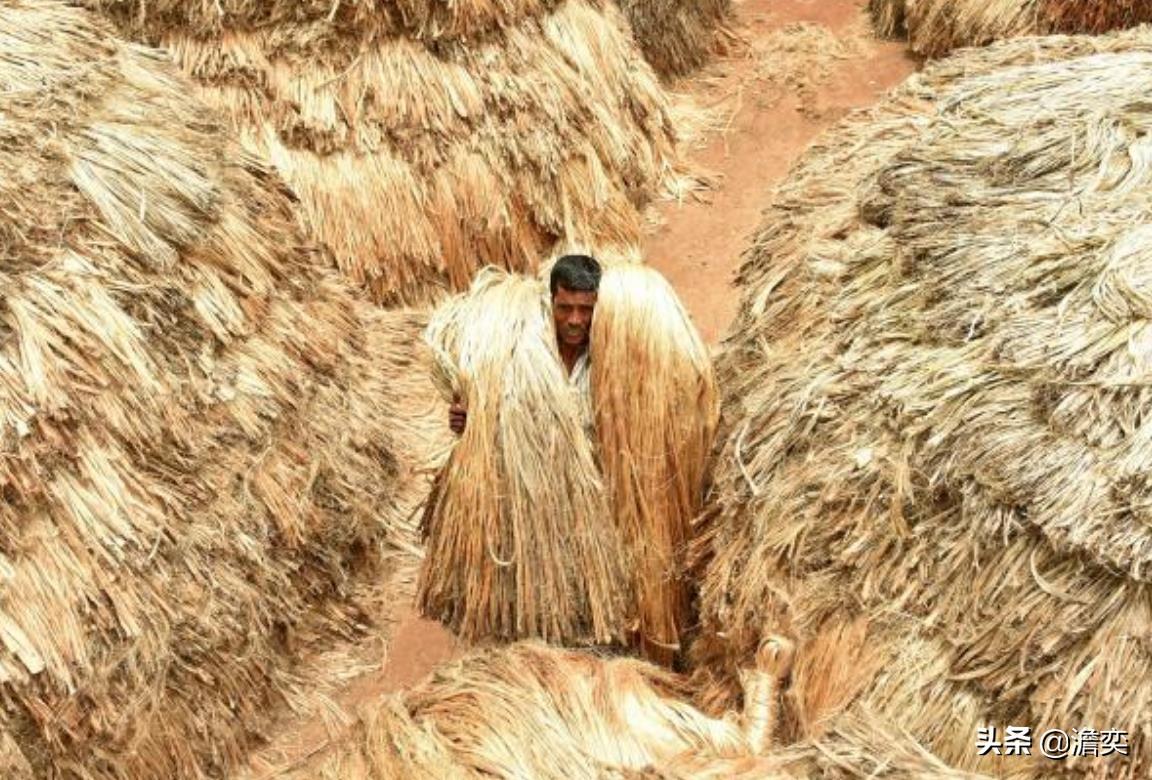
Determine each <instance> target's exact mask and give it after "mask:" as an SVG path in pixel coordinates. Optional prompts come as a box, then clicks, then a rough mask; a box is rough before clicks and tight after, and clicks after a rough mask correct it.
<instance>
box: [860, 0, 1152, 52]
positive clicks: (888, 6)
mask: <svg viewBox="0 0 1152 780" xmlns="http://www.w3.org/2000/svg"><path fill="white" fill-rule="evenodd" d="M869 9H870V10H871V12H872V16H873V19H874V20H875V22H876V26H877V29H878V30H879V32H880V33H881V34H882V35H889V36H892V35H899V34H905V33H906V34H907V35H908V39H909V42H910V45H911V47H912V50H913V51H915V52H917V53H920V54H924V55H927V56H931V57H938V56H942V55H945V54H947V53H948V52H950V51H952V50H953V49H958V48H961V47H964V46H984V45H986V44H988V43H991V42H992V41H997V40H1002V39H1004V38H1012V37H1017V36H1022V35H1050V34H1054V33H1103V32H1108V31H1110V30H1122V29H1125V28H1128V27H1134V26H1136V25H1138V24H1143V23H1146V22H1152V3H1149V2H1148V1H1147V0H1107V2H1097V1H1096V0H870V2H869Z"/></svg>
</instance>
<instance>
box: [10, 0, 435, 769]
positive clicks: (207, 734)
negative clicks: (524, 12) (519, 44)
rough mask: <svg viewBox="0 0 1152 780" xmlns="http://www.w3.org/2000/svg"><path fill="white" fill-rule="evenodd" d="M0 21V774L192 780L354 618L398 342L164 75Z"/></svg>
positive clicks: (398, 366) (412, 356) (409, 348)
mask: <svg viewBox="0 0 1152 780" xmlns="http://www.w3.org/2000/svg"><path fill="white" fill-rule="evenodd" d="M0 20H2V23H0V116H2V117H3V119H2V120H0V125H2V126H3V127H2V130H0V200H2V201H3V203H4V204H5V205H4V207H3V208H2V209H0V290H2V304H0V453H2V455H3V457H0V496H2V500H0V580H2V582H3V587H2V588H0V690H2V692H3V703H2V704H0V753H2V754H3V758H0V765H3V766H4V767H5V770H4V771H5V772H8V771H9V770H11V771H12V773H16V772H21V771H23V770H22V769H21V766H24V767H25V768H28V769H30V770H31V772H33V773H34V776H36V777H84V778H88V779H91V780H113V779H114V778H115V779H116V780H119V779H120V778H125V777H131V778H181V779H182V778H204V777H220V776H222V775H225V774H227V773H228V772H229V771H230V770H231V769H232V768H233V767H234V766H236V765H237V764H238V763H239V762H240V760H241V758H242V756H243V754H244V752H245V750H246V749H247V747H248V746H249V745H250V744H251V743H252V741H253V739H254V738H255V735H256V734H258V733H259V732H260V731H261V729H262V728H264V726H265V725H266V723H267V721H268V717H269V713H270V712H271V711H272V710H274V709H275V708H276V707H277V706H282V705H284V704H285V703H286V702H287V701H289V700H291V699H292V698H293V697H294V695H295V694H296V693H297V692H298V691H299V690H300V689H301V688H302V687H303V686H304V685H305V684H306V683H307V680H305V679H304V678H303V677H302V676H301V673H300V672H299V668H298V665H297V663H296V662H297V660H298V659H299V658H300V657H301V655H302V654H303V653H305V652H306V651H307V650H309V649H310V648H312V647H314V646H318V645H322V644H323V643H325V642H328V641H333V640H335V639H337V638H352V637H356V636H359V635H361V633H362V632H363V631H364V629H365V628H366V627H369V626H371V625H372V621H373V617H372V616H371V615H369V614H366V613H365V612H364V610H363V609H362V607H361V604H360V601H359V595H360V593H361V589H362V586H365V585H366V584H370V583H373V582H375V581H377V580H378V579H380V578H382V577H384V576H387V574H388V572H389V564H388V563H387V558H388V556H389V555H390V554H391V553H392V552H393V547H394V543H393V534H394V532H396V531H398V530H401V529H403V528H404V526H405V524H406V522H407V521H406V516H407V515H408V514H409V513H410V512H411V510H412V509H413V506H414V504H415V502H416V500H417V495H418V494H419V492H420V491H419V489H418V478H417V476H416V475H415V474H414V473H413V471H412V468H411V466H412V462H413V461H412V460H411V458H410V456H412V455H413V454H414V453H415V452H416V447H417V445H418V442H419V438H420V435H421V426H422V424H423V417H422V416H421V415H422V412H420V411H419V410H418V403H417V402H418V400H419V394H420V393H421V392H422V391H423V392H424V393H425V394H428V393H430V392H432V389H431V387H430V386H428V383H427V382H426V381H424V382H421V380H420V376H421V374H420V373H418V372H412V371H407V372H405V369H406V368H410V367H411V366H413V365H415V364H417V363H418V362H419V360H420V357H419V350H418V348H417V344H418V333H419V331H420V328H421V325H422V323H421V320H420V317H419V316H417V315H413V314H410V313H405V312H396V313H385V312H382V311H379V310H377V309H376V308H375V307H373V306H371V305H370V304H368V303H367V302H365V301H362V300H360V299H359V298H357V297H356V296H355V295H353V294H352V292H351V290H350V289H349V287H348V285H346V284H345V283H344V282H343V281H341V280H340V278H339V275H338V274H337V273H336V271H335V268H334V266H333V263H332V261H331V259H330V258H328V257H327V256H326V255H325V254H324V253H322V252H318V251H317V250H316V249H315V248H313V247H310V246H309V245H308V244H307V242H305V241H304V240H303V238H302V236H301V235H300V234H299V232H298V231H297V229H296V226H295V221H294V220H295V217H294V214H293V210H292V204H291V199H290V197H289V195H288V193H287V192H286V190H285V189H284V187H283V185H282V184H281V183H280V182H279V180H278V179H277V178H276V177H275V176H274V175H273V174H272V173H271V172H270V171H269V170H268V169H267V168H265V167H264V166H263V165H261V164H259V163H258V162H256V161H255V160H254V159H252V158H251V157H249V156H248V155H246V154H244V153H242V152H241V151H240V149H239V148H238V147H237V146H236V145H235V144H234V143H232V142H230V141H229V140H228V136H227V134H226V133H225V132H224V130H223V128H222V127H220V126H219V125H218V124H217V123H215V122H214V120H213V119H212V115H211V114H210V113H209V112H207V111H206V109H205V108H204V106H203V105H202V104H200V103H198V102H196V101H195V100H193V99H191V98H190V96H189V95H190V92H191V89H190V87H189V85H188V83H187V82H186V81H184V80H183V79H182V78H180V77H179V76H178V75H177V73H176V72H175V71H174V69H172V68H171V67H170V66H169V65H167V64H166V61H165V58H164V56H163V55H161V54H159V53H158V52H155V51H152V50H149V49H145V48H142V47H137V46H134V45H128V44H124V43H121V42H118V41H117V40H116V38H115V37H114V35H113V33H112V30H111V27H110V26H109V25H107V24H106V23H104V22H102V21H100V20H99V19H98V18H96V17H95V16H94V15H92V14H90V13H89V12H87V11H84V10H82V9H78V8H76V7H73V6H71V5H68V4H65V3H58V2H51V1H44V2H24V1H23V0H10V1H9V2H5V3H4V4H3V6H2V7H0ZM409 394H412V395H413V397H412V398H410V397H409ZM5 776H7V775H5Z"/></svg>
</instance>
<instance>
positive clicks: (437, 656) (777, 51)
mask: <svg viewBox="0 0 1152 780" xmlns="http://www.w3.org/2000/svg"><path fill="white" fill-rule="evenodd" d="M862 5H863V0H736V18H735V20H734V22H733V25H732V27H733V31H734V32H735V33H736V34H737V36H738V37H739V38H740V39H742V41H743V43H739V44H737V45H735V52H734V53H733V54H731V55H730V56H728V57H726V58H724V59H723V60H722V61H719V62H717V63H715V64H714V65H712V66H710V67H709V68H708V69H707V70H706V71H705V72H704V73H702V74H699V75H697V76H694V77H693V78H691V79H689V80H687V81H686V82H685V83H683V84H679V85H676V88H677V90H678V91H682V92H688V93H689V94H690V95H692V97H693V98H694V99H695V100H696V102H698V103H699V104H702V105H705V106H712V107H715V108H716V109H717V112H718V114H719V115H720V116H721V117H722V118H723V119H724V124H725V130H724V132H714V133H713V134H712V137H711V138H710V139H709V138H706V139H705V140H706V144H705V145H704V146H703V147H702V148H700V149H698V150H696V151H695V152H694V153H693V154H692V155H691V158H692V160H693V162H694V163H696V164H697V165H698V166H699V167H701V168H704V169H706V170H708V171H710V172H712V173H713V174H715V175H716V176H717V177H718V178H719V185H718V187H717V188H716V189H714V190H713V191H711V192H709V193H708V194H707V195H708V197H707V200H706V202H687V203H684V204H675V203H666V204H662V205H660V206H659V207H657V211H658V212H659V217H660V219H661V220H662V221H663V222H664V224H663V226H662V227H660V228H659V229H657V230H656V231H655V232H654V233H653V235H652V236H651V237H650V238H649V240H648V241H647V242H646V246H645V256H646V259H647V261H648V262H649V263H650V264H652V265H653V266H655V267H657V268H659V269H660V270H661V272H663V273H664V274H665V275H666V276H667V277H668V279H669V280H670V281H671V282H672V284H673V285H675V287H676V288H677V290H678V292H679V294H680V296H681V298H682V299H683V300H684V303H685V304H686V306H687V307H688V309H689V311H690V312H691V314H692V316H693V318H694V319H695V321H696V323H697V325H698V326H699V327H700V330H701V333H702V334H703V336H704V338H705V339H706V340H707V341H708V342H709V343H716V341H717V340H718V339H719V338H720V337H721V336H722V335H723V332H724V329H725V328H726V327H727V325H728V323H729V321H730V320H731V319H732V316H733V315H734V313H735V311H736V305H737V301H738V295H737V291H736V290H735V288H734V287H732V285H731V281H732V277H733V274H734V272H735V270H736V268H737V266H738V264H739V260H740V254H741V252H742V251H743V249H744V247H745V246H746V245H747V244H748V240H749V238H750V237H751V235H752V234H753V232H754V230H755V228H756V226H757V224H758V223H759V221H760V213H761V210H762V209H763V208H764V206H766V205H767V198H768V194H769V192H770V190H771V188H772V187H773V186H774V185H775V184H776V183H777V182H779V181H780V179H781V178H782V177H783V176H784V175H785V174H786V173H787V171H788V168H789V166H790V165H791V163H792V162H793V161H794V160H795V159H796V158H797V157H798V156H799V155H800V153H801V152H802V151H803V150H804V148H805V147H807V145H808V144H809V143H811V141H812V140H813V139H814V138H815V137H816V135H817V134H818V133H819V132H820V131H821V130H823V129H824V128H826V127H828V126H829V125H831V124H832V123H834V122H835V121H836V120H838V119H840V118H841V117H842V116H844V115H845V114H846V113H848V112H849V111H850V110H852V109H854V108H858V107H861V106H866V105H869V104H871V103H874V102H875V101H876V99H877V98H878V97H879V95H880V94H882V93H883V92H884V91H885V90H887V89H888V88H890V87H891V86H893V85H895V84H897V83H899V82H900V81H901V80H902V79H903V78H905V77H906V76H907V75H908V74H909V73H910V72H911V71H912V70H913V69H914V67H915V63H913V62H912V61H911V60H909V59H907V58H906V56H905V55H904V47H903V46H902V45H901V44H896V43H880V42H876V41H873V40H870V39H869V38H868V37H867V28H866V25H865V23H864V19H863V15H862V14H863V11H862ZM389 623H390V624H391V625H392V626H394V628H395V630H394V631H392V632H390V633H391V638H390V640H388V641H387V642H384V643H381V644H374V645H373V646H372V647H370V648H365V649H363V655H364V657H363V658H360V659H358V662H359V663H360V664H361V668H366V669H368V670H369V671H367V672H366V673H364V674H361V675H359V676H355V677H354V678H353V679H351V680H349V681H348V682H347V683H346V684H345V685H344V686H343V687H342V688H340V689H339V690H338V691H336V692H335V693H334V694H333V695H331V696H330V697H329V699H328V700H327V701H326V704H325V706H323V707H320V706H319V705H318V706H317V709H318V710H322V711H321V712H318V713H317V714H315V715H314V716H312V717H303V718H299V719H296V720H294V721H291V722H286V723H284V724H282V727H281V728H280V729H278V732H277V736H276V738H275V739H274V740H273V742H272V744H270V745H269V746H268V747H267V748H266V749H264V750H262V751H260V752H259V753H258V754H257V755H255V756H253V758H252V761H251V764H250V771H249V772H248V773H247V774H245V775H243V776H242V779H241V780H272V779H273V778H277V777H280V776H281V775H283V774H284V773H285V772H286V771H288V770H289V769H292V768H296V769H297V770H299V769H300V767H302V766H307V765H308V759H309V757H311V756H314V755H315V754H317V753H319V752H321V751H323V750H324V749H325V748H326V747H327V746H328V745H329V744H330V742H331V741H332V739H334V738H335V737H337V736H338V735H339V734H340V732H341V731H342V729H343V728H344V727H346V726H347V724H348V723H349V722H350V715H351V714H352V713H354V712H355V710H356V709H357V708H358V707H359V706H360V705H362V704H364V703H366V702H368V701H370V700H371V699H373V698H375V697H378V696H381V695H383V694H386V693H390V692H393V691H397V690H400V689H402V688H405V687H408V686H410V685H412V684H413V683H415V682H417V681H419V680H420V679H421V678H423V677H424V676H426V675H427V674H428V673H430V672H431V671H432V670H433V669H434V668H435V667H436V666H438V665H440V664H441V663H443V662H445V661H447V660H449V659H451V658H453V657H455V656H456V655H458V654H459V652H460V648H459V646H458V645H457V643H456V642H455V640H454V639H453V637H452V635H451V634H449V633H448V632H447V631H446V630H445V629H444V628H442V627H441V626H440V625H439V624H437V623H434V622H431V621H427V620H423V619H421V618H419V617H417V616H416V615H415V614H414V613H413V612H412V609H411V607H410V606H409V605H408V604H407V603H397V604H395V605H394V610H393V614H392V616H391V618H390V620H389Z"/></svg>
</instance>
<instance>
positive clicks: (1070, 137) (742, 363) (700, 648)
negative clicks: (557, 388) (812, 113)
mask: <svg viewBox="0 0 1152 780" xmlns="http://www.w3.org/2000/svg"><path fill="white" fill-rule="evenodd" d="M1150 73H1152V33H1149V32H1148V31H1146V30H1136V31H1130V32H1127V33H1122V34H1115V35H1113V36H1109V37H1101V38H1091V37H1076V38H1061V37H1050V38H1043V39H1030V40H1023V41H1013V42H1007V43H1003V44H999V45H996V46H992V47H989V48H986V49H976V50H971V51H968V52H966V53H963V54H960V55H957V56H955V57H953V58H951V59H949V60H945V61H941V62H939V63H937V64H933V65H931V66H930V67H929V68H928V69H927V70H926V71H925V72H924V73H923V74H921V75H919V76H916V77H913V78H912V79H911V80H910V81H909V82H908V83H907V84H906V85H905V86H904V87H902V88H901V89H899V90H898V91H897V92H896V93H895V94H894V95H893V96H892V97H891V98H890V99H889V100H888V101H887V102H886V103H885V104H884V105H882V106H881V107H880V108H878V109H876V110H874V111H872V112H868V113H863V114H860V115H857V116H855V117H853V118H850V119H849V120H847V121H846V123H845V124H843V125H842V126H840V127H839V128H838V129H836V130H834V131H833V132H832V133H830V134H829V135H828V136H826V137H825V138H824V139H823V140H821V141H820V142H819V143H818V144H817V145H816V146H814V147H813V148H812V149H811V150H810V151H809V152H808V154H807V155H806V156H805V158H804V159H803V160H802V161H801V162H800V163H799V164H798V165H797V167H796V168H795V170H794V171H793V172H792V174H791V175H790V177H789V179H788V181H787V182H786V183H785V184H784V185H782V186H781V188H780V189H779V190H778V191H777V193H776V195H775V198H774V201H773V204H772V206H771V208H770V209H769V210H768V212H767V214H766V224H765V227H764V228H763V230H762V231H761V233H760V235H759V237H758V239H757V241H756V244H755V246H754V247H753V248H752V249H751V251H750V252H749V254H748V255H747V257H746V259H745V263H744V266H743V269H742V272H741V282H742V284H743V285H744V300H743V304H742V308H741V312H740V315H739V317H738V320H737V322H736V324H735V325H734V327H733V330H732V335H731V336H730V337H729V339H728V341H727V343H726V346H725V350H724V354H723V357H722V359H721V363H720V369H719V371H720V374H721V376H722V378H723V380H724V387H725V393H726V402H725V410H724V418H723V423H722V426H723V428H724V435H725V437H726V443H725V445H724V449H723V453H722V461H721V462H720V463H719V465H718V469H717V474H716V489H715V502H714V504H713V505H712V506H711V508H710V509H709V514H708V515H707V516H706V517H705V527H706V530H707V534H706V535H705V536H704V537H703V539H704V541H705V542H706V543H707V545H708V547H707V549H708V551H709V553H710V558H711V559H710V561H708V565H707V575H706V579H705V582H704V583H703V585H702V611H703V617H702V620H703V621H704V623H705V638H704V639H702V640H701V641H700V643H699V644H698V645H697V647H696V648H695V652H696V654H697V655H696V657H697V659H698V660H700V661H701V662H702V664H704V666H702V668H703V669H705V670H711V672H712V674H714V675H716V677H717V680H716V682H720V683H723V682H724V680H725V678H728V679H729V681H731V678H732V676H733V671H732V670H733V669H734V668H738V667H739V665H740V663H741V659H744V658H747V657H748V655H749V654H750V653H751V652H752V651H753V650H754V649H755V647H756V642H757V641H758V637H759V635H760V634H761V632H763V631H772V632H782V633H785V634H790V635H792V636H794V637H795V638H796V639H797V641H798V659H797V668H796V670H795V673H794V676H793V681H792V685H793V689H792V692H791V694H790V703H791V711H790V713H789V717H788V720H789V721H790V723H791V726H790V728H791V729H793V731H794V732H795V733H796V734H797V736H801V737H803V736H806V735H811V734H816V733H819V732H820V730H821V729H822V728H823V724H825V723H826V722H828V721H829V720H830V719H832V718H834V717H835V716H836V714H837V713H839V712H842V711H845V710H847V711H850V712H851V711H856V710H858V709H860V708H862V707H867V708H869V709H870V710H872V711H875V712H877V713H878V714H879V715H880V716H881V717H882V718H884V719H885V720H887V721H890V722H892V723H894V724H896V725H898V726H900V727H902V728H906V729H907V730H908V731H910V732H911V733H912V734H913V735H914V736H915V737H917V738H918V739H920V740H922V741H923V742H924V743H925V745H926V746H927V747H928V748H929V749H931V750H932V751H933V752H934V753H936V754H937V755H939V756H940V757H941V758H942V759H943V760H944V761H946V762H948V763H950V764H953V765H956V766H958V767H959V768H961V769H972V768H975V767H977V766H982V767H983V768H984V769H985V770H987V771H989V772H993V773H997V774H1000V773H1014V774H1019V775H1021V776H1035V777H1048V776H1053V775H1056V774H1070V775H1080V776H1083V775H1091V776H1093V777H1096V776H1106V777H1143V776H1147V774H1148V772H1149V770H1150V767H1152V765H1150V758H1149V744H1150V739H1152V727H1150V725H1149V721H1148V718H1147V712H1148V707H1149V702H1150V701H1152V678H1150V677H1149V675H1148V670H1149V668H1152V649H1150V647H1149V644H1148V642H1147V631H1148V626H1149V625H1152V590H1150V586H1149V582H1148V572H1149V567H1148V564H1149V562H1150V558H1152V533H1150V531H1149V527H1150V526H1149V520H1148V508H1147V507H1148V505H1149V504H1148V498H1147V496H1148V494H1149V490H1150V488H1149V484H1150V483H1152V470H1150V468H1152V464H1150V461H1149V457H1150V453H1152V449H1150V445H1149V437H1150V435H1152V427H1150V424H1149V421H1148V418H1147V415H1145V414H1144V412H1143V409H1144V408H1145V406H1146V405H1147V403H1148V400H1149V398H1150V397H1152V386H1150V384H1152V371H1150V364H1149V360H1150V352H1149V348H1148V344H1149V339H1148V326H1147V318H1148V314H1149V299H1148V296H1147V288H1148V286H1149V284H1150V283H1152V277H1150V276H1149V274H1150V270H1149V269H1152V260H1150V256H1149V252H1148V247H1149V246H1150V244H1149V240H1148V239H1149V236H1150V235H1152V197H1150V196H1149V193H1150V192H1152V188H1150V187H1149V185H1150V184H1152V181H1150V179H1152V167H1150V166H1149V165H1148V164H1147V159H1148V148H1149V145H1148V143H1149V142H1148V139H1149V138H1150V137H1152V135H1150V133H1149V131H1150V130H1152V112H1149V110H1148V103H1147V100H1146V94H1147V90H1148V88H1149V87H1150V86H1152V82H1150V80H1149V74H1150ZM725 672H726V674H724V673H725ZM701 676H702V678H706V677H708V673H706V672H702V673H701ZM728 690H729V692H730V693H737V692H738V691H737V689H736V687H735V686H734V685H731V686H730V687H729V689H728ZM717 693H721V691H717ZM720 698H721V699H722V698H723V697H720ZM711 701H712V703H716V702H717V701H718V700H717V699H712V700H711ZM1008 725H1016V726H1024V727H1029V728H1031V729H1032V734H1033V737H1034V739H1035V740H1036V742H1034V743H1033V746H1032V755H1031V756H1018V757H1009V756H996V755H989V756H986V757H984V758H978V757H977V756H978V753H977V751H976V750H975V749H974V746H975V737H976V734H977V729H978V727H981V726H996V727H997V728H998V734H999V739H1001V740H1002V739H1003V737H1004V729H1005V727H1006V726H1008ZM1047 729H1065V730H1068V731H1069V732H1071V730H1072V729H1078V730H1087V729H1095V730H1098V731H1099V732H1101V733H1102V732H1105V731H1108V730H1123V731H1127V741H1128V743H1129V747H1128V752H1129V754H1130V755H1129V756H1127V757H1123V756H1115V755H1114V756H1111V757H1109V758H1096V757H1092V755H1091V752H1092V751H1093V748H1092V746H1091V744H1090V743H1089V742H1088V740H1089V739H1090V738H1091V735H1090V734H1089V736H1088V737H1084V740H1085V742H1084V747H1083V750H1085V751H1086V755H1082V756H1073V757H1072V758H1070V759H1069V760H1068V761H1065V762H1055V761H1048V760H1046V759H1044V758H1043V757H1042V756H1041V755H1040V750H1039V738H1040V735H1041V734H1042V733H1043V732H1044V731H1045V730H1047ZM1101 750H1103V749H1101Z"/></svg>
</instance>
